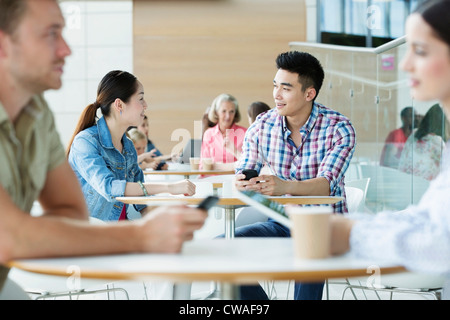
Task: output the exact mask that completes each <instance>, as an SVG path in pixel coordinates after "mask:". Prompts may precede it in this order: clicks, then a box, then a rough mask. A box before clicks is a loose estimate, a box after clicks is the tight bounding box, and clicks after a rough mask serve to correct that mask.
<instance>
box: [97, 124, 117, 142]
mask: <svg viewBox="0 0 450 320" xmlns="http://www.w3.org/2000/svg"><path fill="white" fill-rule="evenodd" d="M97 130H98V139H99V141H100V143H101V144H102V146H103V147H105V148H114V145H113V143H112V138H111V132H109V128H108V125H107V124H106V120H105V117H101V118H100V119H99V120H98V121H97Z"/></svg>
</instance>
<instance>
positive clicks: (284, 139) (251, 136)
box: [236, 103, 356, 213]
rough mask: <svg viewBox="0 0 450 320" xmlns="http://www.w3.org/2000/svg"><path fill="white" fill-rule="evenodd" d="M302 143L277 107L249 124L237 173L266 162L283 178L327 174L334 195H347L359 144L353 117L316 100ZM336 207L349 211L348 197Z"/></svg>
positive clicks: (304, 127) (308, 177)
mask: <svg viewBox="0 0 450 320" xmlns="http://www.w3.org/2000/svg"><path fill="white" fill-rule="evenodd" d="M300 133H301V136H302V143H301V145H300V146H299V147H298V148H297V147H296V146H295V144H294V142H293V141H292V140H291V138H290V134H291V132H290V130H289V129H288V128H287V124H286V118H285V117H282V116H280V115H278V113H277V111H276V110H275V109H273V110H271V111H268V112H266V113H264V114H262V115H260V116H259V117H258V118H257V120H256V121H255V122H254V123H253V124H252V125H251V126H250V128H248V130H247V133H246V135H245V139H244V145H243V147H242V156H241V160H240V162H239V164H238V166H237V168H236V173H238V172H240V171H242V170H244V169H255V170H256V171H258V172H259V171H260V170H261V168H262V166H263V165H264V164H266V165H267V166H268V168H269V169H270V170H271V172H272V173H273V174H274V175H276V176H278V177H279V178H281V179H283V180H298V181H302V180H308V179H312V178H317V177H324V178H326V179H327V180H328V182H329V183H330V190H331V192H330V195H331V196H344V197H345V190H344V173H345V171H346V170H347V168H348V165H349V163H350V160H351V158H352V156H353V152H354V149H355V145H356V134H355V129H354V128H353V125H352V124H351V123H350V120H349V119H348V118H346V117H345V116H343V115H342V114H340V113H338V112H336V111H333V110H331V109H328V108H326V107H324V106H323V105H321V104H318V103H314V105H313V108H312V111H311V115H310V117H309V119H308V120H307V121H306V123H305V125H304V126H303V127H302V128H301V129H300ZM333 207H334V211H335V212H339V213H343V212H347V211H348V210H347V204H346V201H341V202H338V203H337V204H334V205H333Z"/></svg>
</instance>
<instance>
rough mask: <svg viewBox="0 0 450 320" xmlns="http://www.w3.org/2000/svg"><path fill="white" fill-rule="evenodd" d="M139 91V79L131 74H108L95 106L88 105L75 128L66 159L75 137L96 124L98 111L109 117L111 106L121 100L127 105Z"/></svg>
mask: <svg viewBox="0 0 450 320" xmlns="http://www.w3.org/2000/svg"><path fill="white" fill-rule="evenodd" d="M137 89H138V81H137V78H136V77H135V76H134V75H132V74H131V73H129V72H126V71H120V70H113V71H110V72H108V73H107V74H106V75H105V76H104V77H103V79H102V80H101V81H100V83H99V85H98V88H97V99H96V101H95V102H94V103H93V104H90V105H88V106H87V107H86V108H85V109H84V110H83V112H82V114H81V116H80V120H78V124H77V126H76V128H75V132H74V133H73V135H72V138H71V139H70V142H69V144H68V146H67V150H66V157H69V153H70V148H71V147H72V143H73V140H74V139H75V136H76V135H77V134H78V133H80V132H81V131H83V130H85V129H87V128H89V127H92V126H94V125H95V123H96V118H97V109H100V110H101V112H102V115H103V116H104V117H109V116H110V113H111V104H112V103H113V102H114V101H115V100H116V99H120V100H122V101H123V102H125V103H127V102H128V101H129V100H130V97H131V96H133V94H135V93H136V91H137Z"/></svg>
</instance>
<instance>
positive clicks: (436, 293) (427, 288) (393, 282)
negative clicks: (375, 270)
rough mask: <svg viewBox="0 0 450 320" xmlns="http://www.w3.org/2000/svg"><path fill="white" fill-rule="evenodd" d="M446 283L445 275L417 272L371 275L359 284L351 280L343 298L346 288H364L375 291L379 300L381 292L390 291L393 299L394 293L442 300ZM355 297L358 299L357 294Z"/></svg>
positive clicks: (390, 297) (390, 296)
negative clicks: (352, 282)
mask: <svg viewBox="0 0 450 320" xmlns="http://www.w3.org/2000/svg"><path fill="white" fill-rule="evenodd" d="M444 284H445V278H444V277H441V276H437V275H429V274H420V273H415V272H403V273H399V274H389V275H380V276H370V277H369V278H368V279H367V280H366V281H364V279H360V281H359V284H358V285H355V284H351V283H350V282H349V283H348V286H347V287H346V288H345V289H344V291H343V293H342V299H344V298H345V293H346V290H348V289H351V290H353V289H361V290H363V292H364V290H370V291H373V292H375V295H376V297H377V298H378V299H379V300H381V299H382V297H381V296H380V294H379V293H381V292H388V293H389V299H390V300H392V299H393V296H394V293H397V294H416V295H421V296H431V297H432V298H433V299H435V300H440V299H441V295H442V288H443V286H444ZM354 297H355V299H356V296H355V295H354Z"/></svg>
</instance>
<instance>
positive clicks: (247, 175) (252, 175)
mask: <svg viewBox="0 0 450 320" xmlns="http://www.w3.org/2000/svg"><path fill="white" fill-rule="evenodd" d="M242 174H244V175H245V180H250V179H251V178H255V177H257V176H258V172H257V171H256V170H253V169H246V170H243V171H242Z"/></svg>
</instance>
